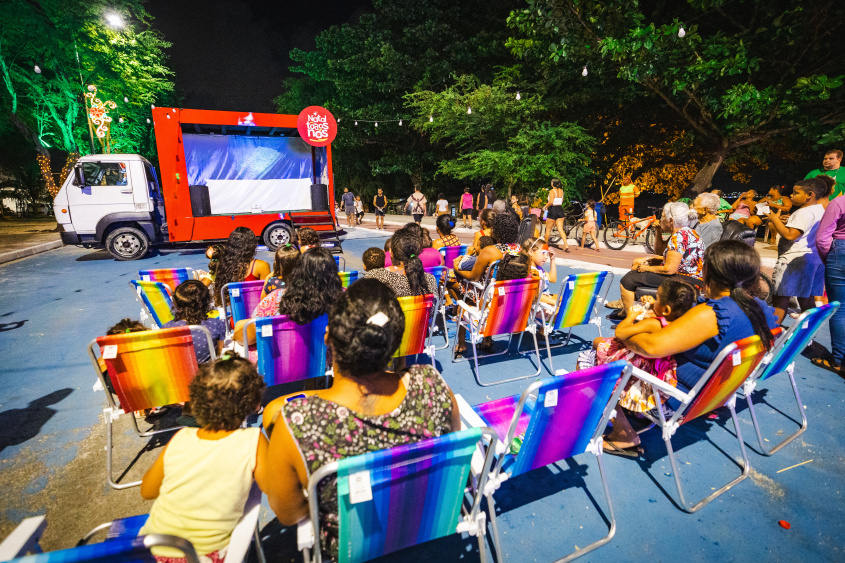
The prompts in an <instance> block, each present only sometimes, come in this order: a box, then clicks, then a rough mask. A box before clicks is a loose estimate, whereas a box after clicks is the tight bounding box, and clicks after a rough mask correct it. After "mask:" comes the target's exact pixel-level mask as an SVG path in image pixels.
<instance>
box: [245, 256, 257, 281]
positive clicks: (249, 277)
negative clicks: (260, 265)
mask: <svg viewBox="0 0 845 563" xmlns="http://www.w3.org/2000/svg"><path fill="white" fill-rule="evenodd" d="M253 267H255V260H253V261H252V262H250V263H249V269H248V270H247V271H246V276H244V281H258V276H256V275H255V274H253V273H252V268H253Z"/></svg>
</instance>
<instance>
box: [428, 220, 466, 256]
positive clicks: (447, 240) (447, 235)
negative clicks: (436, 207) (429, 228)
mask: <svg viewBox="0 0 845 563" xmlns="http://www.w3.org/2000/svg"><path fill="white" fill-rule="evenodd" d="M454 228H455V218H454V217H452V216H451V215H440V216H439V217H438V218H437V234H438V235H440V237H439V238H436V239H434V241H433V242H432V244H431V246H432V248H434V249H435V250H436V249H438V248H443V247H444V246H461V241H459V240H458V237H456V236H455V235H453V234H452V229H454Z"/></svg>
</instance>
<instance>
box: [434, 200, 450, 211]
mask: <svg viewBox="0 0 845 563" xmlns="http://www.w3.org/2000/svg"><path fill="white" fill-rule="evenodd" d="M448 208H449V202H448V201H446V200H445V199H438V200H437V210H438V211H447V210H448Z"/></svg>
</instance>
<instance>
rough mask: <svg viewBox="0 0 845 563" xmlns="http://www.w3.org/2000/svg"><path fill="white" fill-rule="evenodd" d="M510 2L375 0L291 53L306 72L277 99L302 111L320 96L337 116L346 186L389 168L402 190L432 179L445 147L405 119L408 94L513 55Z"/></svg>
mask: <svg viewBox="0 0 845 563" xmlns="http://www.w3.org/2000/svg"><path fill="white" fill-rule="evenodd" d="M510 6H511V3H510V2H507V1H505V0H492V1H490V0H488V1H481V0H466V1H462V2H454V1H452V0H432V1H429V2H417V1H413V0H374V1H373V11H372V13H367V14H364V15H362V16H361V18H360V20H359V21H358V22H357V23H355V24H353V25H343V26H333V27H331V28H329V29H327V30H326V31H324V32H322V33H321V34H320V35H319V36H318V37H317V39H316V48H315V49H314V50H313V51H309V52H306V51H302V50H299V49H294V50H293V51H292V52H291V59H292V60H293V61H294V62H295V63H296V66H294V67H292V69H291V70H293V71H294V72H296V73H299V74H301V75H302V76H301V77H297V78H295V79H292V80H288V81H287V82H286V83H285V91H284V92H283V93H282V94H281V95H280V96H279V97H278V98H277V99H276V106H277V108H278V110H279V111H281V112H287V113H299V111H301V110H302V108H304V107H306V106H308V105H311V104H318V105H324V106H325V107H327V108H328V109H329V110H331V111H332V113H334V115H335V116H336V117H338V118H339V119H340V123H339V127H338V136H337V139H336V140H335V142H334V144H333V148H334V149H335V150H334V153H333V155H334V163H335V175H336V177H337V179H338V181H339V182H340V183H342V184H343V185H347V186H350V187H352V186H356V187H357V188H358V189H359V191H363V192H364V193H375V189H376V188H377V187H384V186H383V185H382V184H383V181H384V180H389V179H391V178H390V176H393V178H394V179H395V180H396V182H397V183H402V184H404V186H403V189H404V190H407V189H408V186H407V184H408V180H410V183H411V184H412V185H414V186H415V187H423V188H428V186H429V185H430V183H431V182H432V181H433V180H434V175H435V173H436V171H437V169H438V168H437V163H438V162H439V161H440V160H441V159H442V158H444V157H445V156H447V153H444V152H443V150H442V148H441V147H438V146H435V145H433V144H432V143H431V142H430V139H429V138H428V137H427V136H426V135H423V134H421V132H420V131H418V130H416V129H412V128H410V127H408V125H409V119H410V118H411V117H413V115H412V114H410V112H409V111H408V110H407V109H406V108H405V107H404V98H403V97H404V95H405V94H406V93H408V92H413V91H416V90H439V89H442V88H445V87H446V86H447V85H448V84H449V83H450V82H451V81H452V80H453V77H454V76H460V75H463V74H473V73H475V74H478V75H479V76H480V77H481V78H482V79H483V80H489V79H491V78H492V76H493V72H494V69H495V68H496V66H498V65H501V64H505V63H507V62H509V55H508V53H507V50H506V49H505V46H504V41H505V39H506V37H507V26H506V22H505V19H506V17H507V14H508V13H509V11H510ZM356 120H357V121H358V125H357V126H356V125H355V122H356ZM399 120H402V124H401V125H400V124H399ZM376 122H378V127H376ZM376 176H381V178H382V181H381V182H380V183H378V184H377V183H376V181H375V177H376ZM391 191H392V190H390V189H389V188H388V189H387V190H386V193H387V194H388V195H391V193H390V192H391Z"/></svg>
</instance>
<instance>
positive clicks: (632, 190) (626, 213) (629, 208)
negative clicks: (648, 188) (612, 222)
mask: <svg viewBox="0 0 845 563" xmlns="http://www.w3.org/2000/svg"><path fill="white" fill-rule="evenodd" d="M638 195H640V188H638V187H637V186H636V184H634V182H632V181H631V177H630V176H623V177H622V187H621V188H619V220H620V221H627V220H628V218H629V217H633V216H634V200H635V199H636V197H637V196H638Z"/></svg>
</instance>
